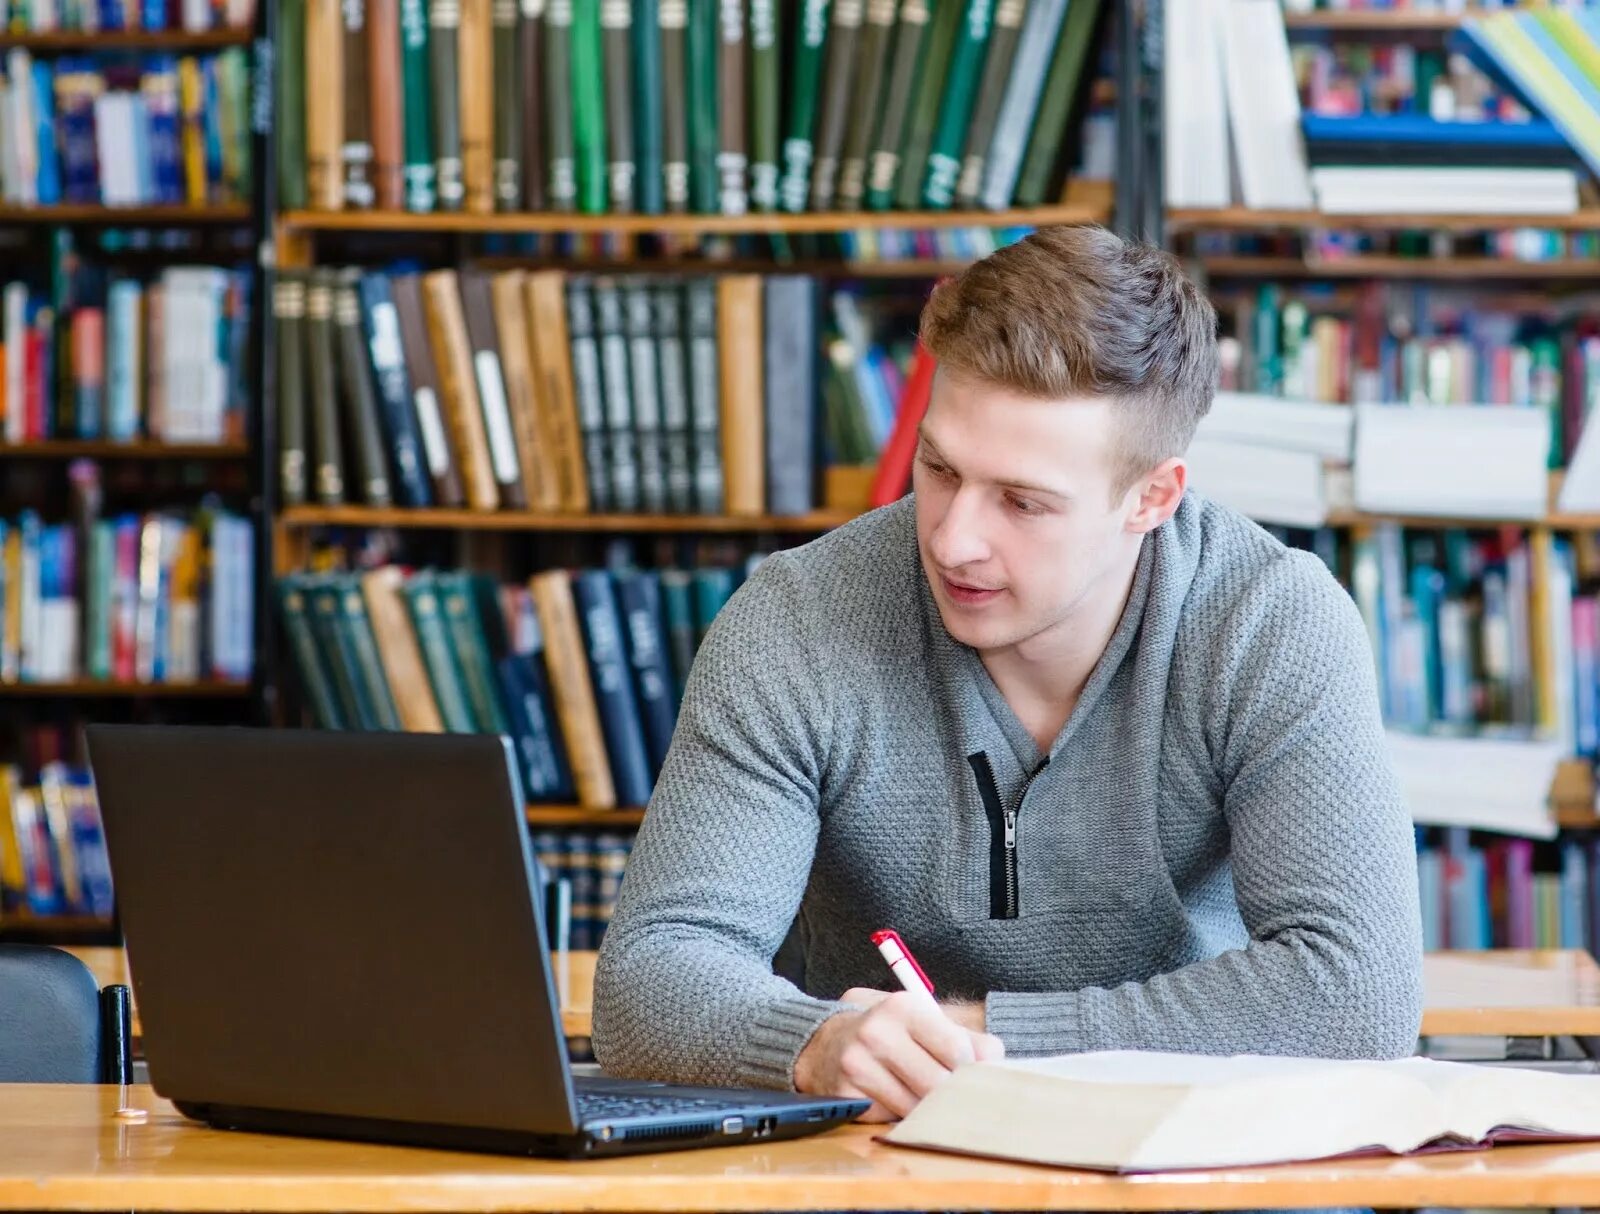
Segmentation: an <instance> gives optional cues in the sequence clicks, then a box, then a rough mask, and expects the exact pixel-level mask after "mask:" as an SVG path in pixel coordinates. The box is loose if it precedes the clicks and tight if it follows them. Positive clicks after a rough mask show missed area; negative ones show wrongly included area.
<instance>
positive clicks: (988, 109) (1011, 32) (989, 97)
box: [955, 0, 1028, 207]
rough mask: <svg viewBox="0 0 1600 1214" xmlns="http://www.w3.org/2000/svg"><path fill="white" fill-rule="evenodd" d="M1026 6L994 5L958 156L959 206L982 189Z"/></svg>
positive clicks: (1021, 2) (1022, 1) (1023, 2)
mask: <svg viewBox="0 0 1600 1214" xmlns="http://www.w3.org/2000/svg"><path fill="white" fill-rule="evenodd" d="M1027 8H1028V0H1000V2H999V3H998V4H997V5H996V6H995V10H994V29H992V30H991V31H990V32H989V50H988V52H987V55H986V57H985V59H984V61H983V80H982V82H981V83H980V84H979V85H978V99H977V101H976V102H975V103H974V104H973V107H972V121H971V123H970V124H968V127H967V137H966V149H965V154H964V155H963V156H962V157H961V173H960V176H959V177H958V178H957V179H956V187H955V197H956V203H957V205H958V206H962V207H974V206H977V205H978V195H979V193H980V192H981V191H982V189H983V164H984V157H985V156H986V155H987V154H988V151H989V143H990V141H991V140H992V139H993V138H994V130H995V124H996V123H997V122H998V121H999V120H1000V105H1001V103H1002V102H1003V101H1004V99H1005V92H1006V82H1007V81H1008V80H1009V79H1010V78H1011V68H1012V64H1013V63H1014V62H1015V59H1016V54H1017V41H1018V39H1019V38H1020V37H1021V35H1022V21H1023V17H1024V14H1025V13H1026V12H1027Z"/></svg>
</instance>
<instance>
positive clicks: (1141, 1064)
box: [887, 1050, 1600, 1172]
mask: <svg viewBox="0 0 1600 1214" xmlns="http://www.w3.org/2000/svg"><path fill="white" fill-rule="evenodd" d="M1552 1138H1579V1139H1592V1138H1600V1076H1595V1075H1566V1074H1552V1073H1549V1072H1546V1071H1533V1070H1523V1069H1516V1068H1510V1067H1483V1066H1472V1065H1469V1064H1465V1063H1455V1062H1438V1061H1434V1060H1433V1059H1428V1058H1406V1059H1402V1060H1399V1061H1395V1062H1358V1061H1346V1060H1324V1059H1315V1058H1274V1057H1264V1056H1256V1055H1239V1056H1234V1057H1208V1056H1204V1055H1197V1054H1157V1053H1146V1052H1139V1051H1131V1050H1128V1051H1110V1052H1102V1053H1090V1054H1072V1055H1065V1056H1062V1057H1056V1058H1040V1059H1030V1060H1010V1059H1008V1060H1006V1061H1003V1062H983V1063H974V1064H971V1065H968V1066H964V1067H961V1068H959V1069H958V1070H957V1071H955V1072H954V1073H953V1074H952V1075H951V1076H950V1077H949V1078H948V1079H946V1080H945V1081H944V1082H943V1083H942V1084H940V1085H939V1086H938V1087H937V1088H935V1089H934V1090H933V1092H932V1093H931V1094H930V1095H928V1096H927V1097H925V1098H924V1099H923V1101H922V1103H921V1104H919V1105H918V1106H917V1107H916V1108H915V1109H913V1110H912V1111H911V1114H910V1115H909V1116H908V1117H906V1119H905V1120H904V1121H901V1122H900V1123H899V1124H898V1125H896V1126H895V1127H894V1128H893V1129H891V1130H890V1131H889V1133H888V1135H887V1139H888V1141H889V1142H891V1143H894V1144H897V1145H901V1146H916V1147H927V1148H931V1149H934V1150H946V1151H952V1152H957V1153H960V1154H964V1155H985V1156H993V1157H995V1158H1000V1159H1012V1160H1020V1161H1023V1162H1027V1163H1044V1164H1054V1165H1057V1166H1061V1167H1073V1168H1092V1169H1096V1170H1102V1171H1108V1172H1161V1171H1173V1170H1179V1169H1186V1168H1214V1167H1240V1166H1249V1165H1254V1164H1270V1163H1287V1162H1291V1161H1296V1160H1307V1159H1327V1158H1334V1157H1337V1156H1342V1155H1359V1154H1395V1155H1404V1154H1410V1153H1411V1152H1413V1151H1419V1150H1423V1149H1438V1148H1449V1147H1472V1146H1482V1145H1489V1144H1492V1143H1495V1142H1514V1141H1527V1140H1538V1139H1552Z"/></svg>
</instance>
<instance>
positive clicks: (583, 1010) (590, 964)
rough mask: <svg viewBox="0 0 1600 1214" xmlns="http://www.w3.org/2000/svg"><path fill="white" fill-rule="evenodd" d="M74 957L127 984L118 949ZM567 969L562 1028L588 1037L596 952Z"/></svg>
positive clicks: (80, 950) (107, 980)
mask: <svg viewBox="0 0 1600 1214" xmlns="http://www.w3.org/2000/svg"><path fill="white" fill-rule="evenodd" d="M57 947H59V948H62V949H64V950H65V951H66V952H69V953H71V954H72V955H73V956H75V957H78V958H79V959H81V960H82V961H83V963H84V964H85V965H87V966H88V967H89V969H90V971H91V972H92V973H93V974H94V976H95V981H97V982H98V983H99V984H100V985H101V986H115V985H118V984H121V985H127V984H128V954H127V953H126V952H125V951H124V950H122V949H120V948H107V947H89V946H79V945H58V946H57ZM567 956H568V958H569V961H568V968H567V972H566V973H565V974H563V973H562V970H561V966H560V965H559V963H557V962H556V959H555V958H554V957H552V963H553V964H555V966H556V988H557V990H560V989H561V987H562V985H563V984H564V985H565V986H566V995H565V998H564V999H563V1000H562V1003H561V1027H562V1029H563V1030H564V1031H565V1032H566V1034H567V1036H568V1037H587V1036H589V1025H590V1020H589V1012H590V1008H591V1007H592V1006H593V1003H594V961H595V956H596V954H595V953H592V952H575V953H568V954H567ZM133 1035H134V1036H135V1037H139V1036H141V1035H142V1033H141V1026H140V1024H139V1008H138V1005H137V1004H135V1005H134V1008H133Z"/></svg>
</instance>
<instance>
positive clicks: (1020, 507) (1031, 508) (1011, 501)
mask: <svg viewBox="0 0 1600 1214" xmlns="http://www.w3.org/2000/svg"><path fill="white" fill-rule="evenodd" d="M1006 502H1007V504H1008V505H1010V507H1011V508H1012V509H1013V510H1015V511H1016V512H1017V513H1018V514H1039V513H1041V512H1042V511H1043V507H1041V506H1040V505H1039V503H1038V502H1030V501H1029V500H1028V499H1027V498H1025V497H1017V496H1015V495H1008V496H1007V497H1006Z"/></svg>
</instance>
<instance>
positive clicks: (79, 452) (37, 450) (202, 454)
mask: <svg viewBox="0 0 1600 1214" xmlns="http://www.w3.org/2000/svg"><path fill="white" fill-rule="evenodd" d="M249 454H250V448H249V447H247V446H245V445H244V444H243V443H200V444H190V443H157V442H132V443H116V442H97V441H89V440H81V439H65V438H63V439H44V440H41V441H39V442H31V443H0V459H80V458H88V459H147V460H155V459H242V458H244V457H245V456H247V455H249Z"/></svg>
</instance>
